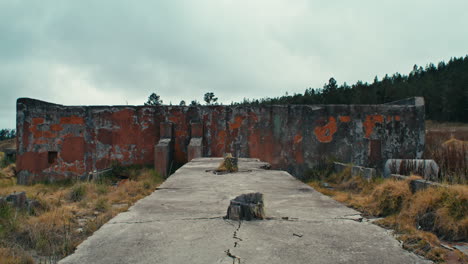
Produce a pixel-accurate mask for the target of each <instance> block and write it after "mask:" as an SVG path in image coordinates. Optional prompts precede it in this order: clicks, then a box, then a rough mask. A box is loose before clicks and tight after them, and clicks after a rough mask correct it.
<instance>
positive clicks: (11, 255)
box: [0, 247, 34, 264]
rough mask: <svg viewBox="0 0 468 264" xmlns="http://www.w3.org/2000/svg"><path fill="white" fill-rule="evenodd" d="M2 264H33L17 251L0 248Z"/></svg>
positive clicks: (29, 258)
mask: <svg viewBox="0 0 468 264" xmlns="http://www.w3.org/2000/svg"><path fill="white" fill-rule="evenodd" d="M0 260H1V262H0V263H2V264H33V263H34V260H33V259H32V258H31V257H30V256H28V255H25V254H24V253H21V252H20V251H19V250H17V249H12V248H4V247H0Z"/></svg>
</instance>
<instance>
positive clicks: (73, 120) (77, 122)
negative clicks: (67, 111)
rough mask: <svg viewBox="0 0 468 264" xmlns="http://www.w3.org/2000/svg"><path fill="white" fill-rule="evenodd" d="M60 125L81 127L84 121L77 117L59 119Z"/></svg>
mask: <svg viewBox="0 0 468 264" xmlns="http://www.w3.org/2000/svg"><path fill="white" fill-rule="evenodd" d="M60 124H62V125H65V124H67V125H83V124H84V119H83V118H82V117H79V116H67V117H62V118H60Z"/></svg>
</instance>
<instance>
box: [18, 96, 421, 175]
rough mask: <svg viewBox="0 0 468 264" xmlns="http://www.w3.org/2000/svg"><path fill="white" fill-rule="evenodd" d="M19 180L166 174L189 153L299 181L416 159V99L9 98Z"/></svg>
mask: <svg viewBox="0 0 468 264" xmlns="http://www.w3.org/2000/svg"><path fill="white" fill-rule="evenodd" d="M17 133H18V136H17V141H18V142H17V171H18V182H19V183H20V184H30V183H33V182H37V181H44V180H60V179H65V178H78V177H85V176H86V175H87V174H88V173H90V172H92V171H96V170H102V169H106V168H108V167H110V166H111V165H112V163H113V162H119V163H121V164H123V165H130V164H154V165H155V167H156V169H157V170H158V171H159V172H161V173H162V174H164V175H166V173H168V171H169V170H171V169H174V168H177V167H179V166H180V165H182V164H184V163H186V162H187V161H189V160H191V159H192V158H194V157H200V156H204V157H220V156H222V155H223V154H224V153H226V152H231V153H234V154H235V155H237V156H239V157H252V158H260V159H262V160H264V161H266V162H269V163H270V164H271V166H272V168H274V169H283V170H287V171H288V172H290V173H292V174H293V175H295V176H296V177H301V176H302V175H303V173H304V172H305V171H306V170H307V169H310V168H314V167H315V166H317V165H319V164H320V163H321V162H323V161H324V160H325V159H328V158H330V159H335V160H339V161H341V162H351V163H354V164H357V165H361V166H370V167H377V168H381V167H382V166H383V164H384V162H385V161H386V160H387V159H389V158H400V159H412V158H421V156H422V152H423V149H424V100H423V99H422V98H409V99H405V100H402V101H397V102H392V103H388V104H384V105H288V106H260V107H251V106H127V105H125V106H63V105H58V104H52V103H47V102H42V101H39V100H34V99H28V98H20V99H18V101H17Z"/></svg>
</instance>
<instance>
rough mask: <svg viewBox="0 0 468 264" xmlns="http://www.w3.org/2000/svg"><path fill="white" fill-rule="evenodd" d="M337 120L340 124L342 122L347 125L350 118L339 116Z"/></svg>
mask: <svg viewBox="0 0 468 264" xmlns="http://www.w3.org/2000/svg"><path fill="white" fill-rule="evenodd" d="M339 119H340V122H344V123H348V122H350V121H351V117H349V116H340V117H339Z"/></svg>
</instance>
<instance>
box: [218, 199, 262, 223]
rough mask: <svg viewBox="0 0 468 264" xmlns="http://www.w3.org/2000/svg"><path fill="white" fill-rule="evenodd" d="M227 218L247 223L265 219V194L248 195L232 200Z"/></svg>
mask: <svg viewBox="0 0 468 264" xmlns="http://www.w3.org/2000/svg"><path fill="white" fill-rule="evenodd" d="M225 218H227V219H231V220H247V221H250V220H254V219H264V218H265V210H264V208H263V194H261V193H247V194H242V195H239V196H237V197H236V198H234V199H233V200H231V203H230V204H229V207H228V210H227V215H226V217H225Z"/></svg>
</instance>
